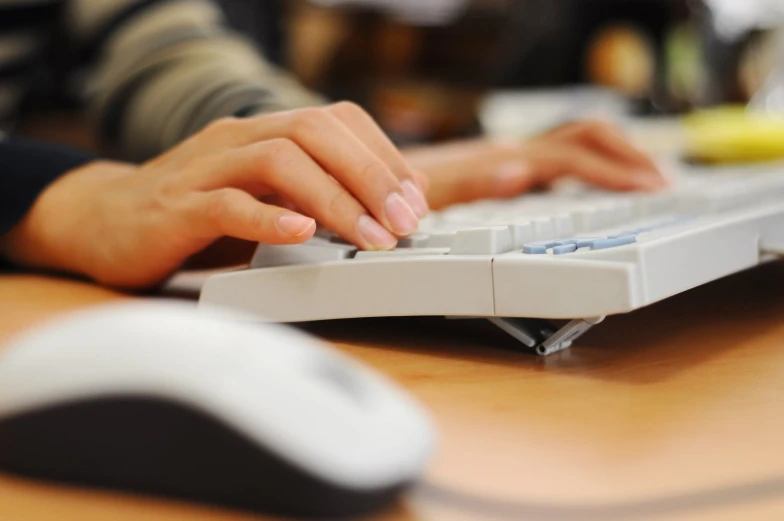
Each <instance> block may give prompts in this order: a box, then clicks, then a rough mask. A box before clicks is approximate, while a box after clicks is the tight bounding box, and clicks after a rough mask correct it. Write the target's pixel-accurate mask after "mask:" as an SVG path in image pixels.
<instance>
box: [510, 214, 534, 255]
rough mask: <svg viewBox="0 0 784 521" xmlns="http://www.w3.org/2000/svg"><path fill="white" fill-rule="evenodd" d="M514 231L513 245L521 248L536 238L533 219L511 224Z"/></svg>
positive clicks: (515, 247) (511, 230)
mask: <svg viewBox="0 0 784 521" xmlns="http://www.w3.org/2000/svg"><path fill="white" fill-rule="evenodd" d="M509 231H510V232H511V233H512V246H513V248H514V249H516V250H519V249H520V248H522V247H523V245H524V244H525V243H527V242H529V241H533V240H534V224H533V223H532V222H531V221H521V222H516V223H512V224H510V225H509Z"/></svg>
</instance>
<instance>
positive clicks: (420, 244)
mask: <svg viewBox="0 0 784 521" xmlns="http://www.w3.org/2000/svg"><path fill="white" fill-rule="evenodd" d="M429 238H430V236H429V235H428V234H426V233H415V234H413V235H409V236H408V237H403V238H401V239H398V241H397V247H398V248H424V247H425V246H427V243H428V240H429Z"/></svg>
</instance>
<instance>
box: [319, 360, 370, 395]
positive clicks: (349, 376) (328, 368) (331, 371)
mask: <svg viewBox="0 0 784 521" xmlns="http://www.w3.org/2000/svg"><path fill="white" fill-rule="evenodd" d="M312 369H313V371H314V372H315V375H316V376H317V377H318V378H319V379H320V380H322V381H324V382H327V383H329V384H330V386H331V387H333V388H334V389H336V390H338V391H340V392H341V393H342V394H344V395H346V396H349V397H350V398H352V399H353V400H354V401H355V402H356V403H358V404H363V403H365V402H366V400H365V395H366V394H367V393H366V392H365V391H364V390H363V383H362V381H361V380H359V379H358V378H357V377H356V375H355V374H354V373H353V371H351V370H350V368H347V367H344V366H343V365H342V364H341V363H339V362H337V361H334V360H329V359H327V360H325V359H321V360H319V363H318V364H316V365H315V366H314V367H313V368H312Z"/></svg>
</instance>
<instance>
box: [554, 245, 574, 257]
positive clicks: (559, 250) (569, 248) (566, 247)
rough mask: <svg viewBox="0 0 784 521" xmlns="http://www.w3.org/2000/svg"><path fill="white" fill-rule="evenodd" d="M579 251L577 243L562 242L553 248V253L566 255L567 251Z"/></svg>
mask: <svg viewBox="0 0 784 521" xmlns="http://www.w3.org/2000/svg"><path fill="white" fill-rule="evenodd" d="M575 251H577V245H576V244H573V243H572V244H561V245H559V246H555V247H554V248H553V255H564V254H565V253H573V252H575Z"/></svg>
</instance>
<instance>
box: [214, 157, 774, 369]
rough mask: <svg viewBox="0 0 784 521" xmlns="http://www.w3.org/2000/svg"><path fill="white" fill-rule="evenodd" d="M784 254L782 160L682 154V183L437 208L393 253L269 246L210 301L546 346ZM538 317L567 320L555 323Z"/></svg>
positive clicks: (555, 346) (329, 241) (227, 278)
mask: <svg viewBox="0 0 784 521" xmlns="http://www.w3.org/2000/svg"><path fill="white" fill-rule="evenodd" d="M780 255H784V165H781V164H776V165H770V164H768V165H761V166H749V167H743V168H738V167H733V168H697V167H690V166H685V165H680V166H678V168H677V176H676V179H675V184H674V186H673V188H671V189H668V190H667V191H665V192H657V193H654V194H642V193H631V194H621V193H608V192H604V191H599V190H595V189H588V188H586V187H584V186H577V185H574V184H573V185H570V186H564V187H562V188H559V189H557V190H554V191H551V192H546V193H537V194H528V195H525V196H522V197H520V198H517V199H514V200H510V201H482V202H478V203H472V204H468V205H461V206H456V207H452V208H450V209H447V210H446V211H443V212H440V213H437V214H434V215H432V216H429V217H428V218H426V219H425V220H423V221H422V225H421V227H420V232H419V233H417V234H416V235H413V236H412V237H409V238H407V239H403V240H401V241H400V243H399V245H398V247H397V249H396V250H394V251H390V252H365V251H358V250H357V248H355V247H354V246H352V245H350V244H347V243H345V242H343V241H342V240H340V239H339V238H337V237H331V236H328V235H320V236H317V237H315V238H314V239H312V240H311V241H309V242H308V243H306V244H303V245H296V246H267V245H260V246H259V247H258V249H257V251H256V254H255V256H254V258H253V261H252V263H251V267H250V269H248V270H243V271H239V272H233V273H226V274H221V275H217V276H214V277H212V278H210V279H208V280H207V282H206V284H205V285H204V287H203V289H202V293H201V302H202V303H206V304H217V305H222V306H229V307H232V308H237V309H240V310H243V311H245V312H250V313H252V314H255V315H256V316H258V317H260V318H263V319H266V320H274V321H279V322H300V321H312V320H327V319H342V318H357V317H379V316H447V317H463V318H487V319H490V320H491V321H492V322H493V323H494V324H496V325H497V326H499V327H501V328H502V329H504V331H506V332H508V333H510V334H512V335H514V336H515V337H516V338H518V339H519V340H520V341H521V342H522V343H523V344H525V345H526V346H528V347H530V348H532V349H535V350H537V351H538V352H539V353H540V354H549V353H552V352H555V351H558V350H560V349H563V348H565V347H568V346H569V345H570V344H571V343H572V342H573V341H574V340H575V339H576V338H577V337H578V336H579V335H580V334H582V333H583V332H585V331H586V330H587V329H588V328H590V327H591V326H592V325H594V324H596V323H598V322H600V321H601V320H602V318H603V317H605V316H607V315H612V314H618V313H625V312H629V311H632V310H635V309H638V308H640V307H643V306H646V305H649V304H651V303H653V302H657V301H659V300H662V299H664V298H667V297H669V296H672V295H675V294H677V293H680V292H683V291H686V290H689V289H690V288H694V287H695V286H698V285H701V284H704V283H707V282H710V281H712V280H715V279H718V278H720V277H724V276H727V275H730V274H732V273H735V272H738V271H741V270H745V269H747V268H751V267H753V266H756V265H758V264H760V263H763V262H767V261H769V260H772V259H774V258H776V257H777V256H780ZM539 319H565V320H567V321H568V322H567V323H566V325H564V326H563V327H562V328H560V329H558V328H557V327H555V326H554V325H552V324H551V323H549V322H545V321H543V320H539Z"/></svg>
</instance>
